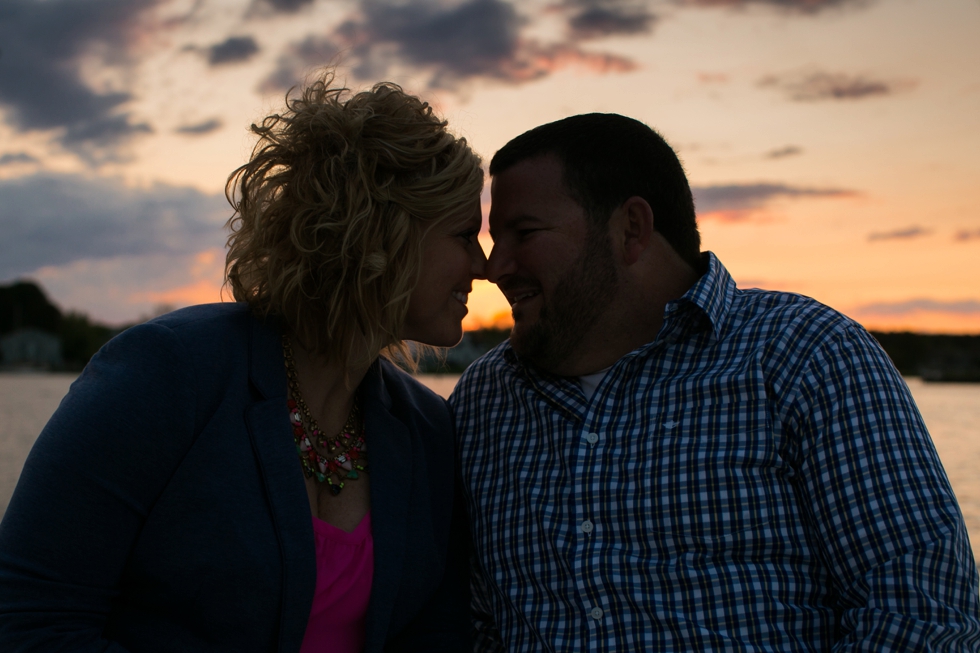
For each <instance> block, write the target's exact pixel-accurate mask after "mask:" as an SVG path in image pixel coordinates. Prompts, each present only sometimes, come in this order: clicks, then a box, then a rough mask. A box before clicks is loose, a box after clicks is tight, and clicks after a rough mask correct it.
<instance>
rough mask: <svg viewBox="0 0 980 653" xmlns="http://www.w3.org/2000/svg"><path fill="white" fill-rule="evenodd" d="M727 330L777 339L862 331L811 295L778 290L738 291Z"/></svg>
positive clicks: (824, 336) (827, 335)
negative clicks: (855, 330)
mask: <svg viewBox="0 0 980 653" xmlns="http://www.w3.org/2000/svg"><path fill="white" fill-rule="evenodd" d="M732 309H733V310H732V311H731V312H730V314H729V321H728V324H727V325H726V326H727V331H729V332H731V333H732V334H741V333H745V332H752V333H758V334H759V335H760V336H761V335H768V336H771V337H774V338H787V337H793V338H801V337H805V338H809V339H814V340H823V339H824V338H830V337H834V336H835V335H838V336H840V335H844V334H846V333H848V332H851V331H853V330H854V329H859V330H863V327H861V325H859V324H858V323H857V322H855V321H854V320H852V319H851V318H849V317H847V316H846V315H844V314H843V313H841V312H840V311H838V310H836V309H834V308H831V307H830V306H827V305H826V304H823V303H821V302H819V301H817V300H816V299H814V298H812V297H808V296H806V295H801V294H798V293H791V292H784V291H779V290H762V289H759V288H749V289H746V290H741V289H739V290H737V291H736V293H735V298H734V300H733V302H732Z"/></svg>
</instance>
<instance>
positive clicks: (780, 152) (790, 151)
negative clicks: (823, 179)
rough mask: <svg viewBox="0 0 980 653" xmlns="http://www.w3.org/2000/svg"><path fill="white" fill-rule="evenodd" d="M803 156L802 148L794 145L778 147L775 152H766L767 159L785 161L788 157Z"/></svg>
mask: <svg viewBox="0 0 980 653" xmlns="http://www.w3.org/2000/svg"><path fill="white" fill-rule="evenodd" d="M800 154H803V148H801V147H797V146H796V145H787V146H786V147H778V148H776V149H775V150H769V151H768V152H766V158H767V159H785V158H786V157H788V156H799V155H800Z"/></svg>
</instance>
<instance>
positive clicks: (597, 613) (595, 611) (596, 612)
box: [589, 608, 603, 620]
mask: <svg viewBox="0 0 980 653" xmlns="http://www.w3.org/2000/svg"><path fill="white" fill-rule="evenodd" d="M589 614H591V615H592V618H593V619H596V620H599V619H602V614H603V613H602V608H592V612H590V613H589Z"/></svg>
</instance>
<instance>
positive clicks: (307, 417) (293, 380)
mask: <svg viewBox="0 0 980 653" xmlns="http://www.w3.org/2000/svg"><path fill="white" fill-rule="evenodd" d="M282 355H283V360H284V362H285V365H286V379H287V382H288V386H289V394H290V398H289V399H288V400H287V402H286V405H287V407H288V408H289V421H290V423H291V424H292V425H293V440H294V442H295V443H296V452H297V454H298V455H299V460H300V464H301V465H302V466H303V472H304V473H305V474H306V476H307V478H310V477H315V478H316V479H317V481H318V482H320V483H327V484H328V486H329V488H330V492H331V493H332V494H333V495H334V496H336V495H338V494H340V491H341V490H343V489H344V480H343V479H344V478H349V479H351V480H357V479H358V478H359V476H358V472H364V473H367V471H368V470H367V467H366V466H365V465H364V464H363V463H362V462H359V461H361V460H362V457H363V456H364V455H365V452H366V451H367V442H366V441H365V439H364V436H365V433H364V422H363V420H362V418H361V411H360V406H359V405H358V402H357V399H356V398H355V400H354V405H353V406H352V407H351V411H350V413H349V414H348V415H347V421H346V422H345V423H344V427H343V428H342V429H341V431H340V433H338V434H337V435H335V436H334V437H333V440H332V441H330V440H329V439H328V438H327V437H326V436H324V435H323V434H322V433H321V431H320V428H319V426H318V425H317V423H316V420H315V419H314V418H313V415H312V414H310V410H309V408H308V407H307V405H306V402H305V401H304V400H303V395H302V394H301V393H300V390H299V375H298V374H297V373H296V363H295V361H294V360H293V348H292V345H291V344H290V342H289V336H287V335H286V334H283V336H282ZM304 422H305V424H306V426H305V427H304ZM306 427H308V428H309V433H307V430H306ZM311 436H312V437H311ZM314 442H315V443H316V445H314V444H313V443H314ZM317 447H319V448H320V449H325V450H327V452H328V455H326V456H324V455H321V454H320V452H318V451H317ZM338 449H339V450H340V453H339V454H336V455H335V452H336V451H337V450H338ZM344 472H346V473H344Z"/></svg>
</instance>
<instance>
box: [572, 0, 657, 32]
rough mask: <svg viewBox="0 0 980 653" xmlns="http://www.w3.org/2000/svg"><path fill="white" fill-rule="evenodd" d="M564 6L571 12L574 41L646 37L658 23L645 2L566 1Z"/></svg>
mask: <svg viewBox="0 0 980 653" xmlns="http://www.w3.org/2000/svg"><path fill="white" fill-rule="evenodd" d="M563 6H564V8H566V9H567V10H570V11H571V12H572V15H571V16H570V17H569V18H568V30H569V33H570V35H571V37H572V38H573V39H580V40H582V39H595V38H603V37H606V36H615V35H630V34H646V33H649V32H650V31H651V30H652V29H653V27H654V25H655V24H656V22H657V17H656V16H655V15H654V14H653V13H652V12H650V10H649V8H648V7H647V6H646V5H645V4H642V3H641V4H636V3H633V4H627V3H625V2H621V1H619V0H567V1H566V2H565V3H564V5H563Z"/></svg>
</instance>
